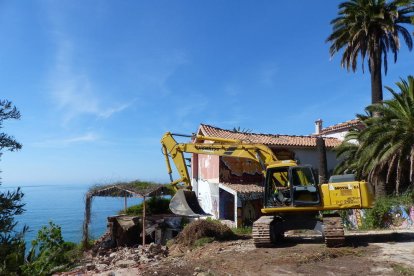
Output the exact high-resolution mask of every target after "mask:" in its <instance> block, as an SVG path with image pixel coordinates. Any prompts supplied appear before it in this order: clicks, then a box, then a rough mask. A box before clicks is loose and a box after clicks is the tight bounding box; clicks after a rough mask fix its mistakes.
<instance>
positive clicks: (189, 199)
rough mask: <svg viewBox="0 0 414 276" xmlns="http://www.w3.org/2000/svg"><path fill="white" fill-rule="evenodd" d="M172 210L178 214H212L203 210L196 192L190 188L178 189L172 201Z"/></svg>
mask: <svg viewBox="0 0 414 276" xmlns="http://www.w3.org/2000/svg"><path fill="white" fill-rule="evenodd" d="M170 210H171V212H173V213H174V214H176V215H181V216H188V217H199V216H211V215H210V214H207V213H206V212H204V211H203V209H202V208H201V206H200V204H199V203H198V199H197V196H196V194H195V193H194V192H193V191H189V190H183V189H181V190H178V191H177V192H176V193H175V195H174V196H173V198H172V199H171V201H170Z"/></svg>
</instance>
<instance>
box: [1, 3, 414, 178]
mask: <svg viewBox="0 0 414 276" xmlns="http://www.w3.org/2000/svg"><path fill="white" fill-rule="evenodd" d="M339 2H340V1H324V0H315V1H307V0H302V1H283V2H282V1H270V0H269V1H218V0H217V1H190V0H188V1H178V0H177V1H168V0H165V1H76V0H74V1H2V2H0V34H1V41H2V43H0V60H1V62H0V88H1V90H0V91H1V92H0V98H1V99H9V100H11V101H13V103H14V104H15V105H16V106H17V107H18V108H19V109H20V111H21V113H22V118H21V120H20V121H9V122H6V123H5V128H4V129H3V130H4V131H5V132H7V133H9V134H11V135H13V136H14V137H15V138H16V139H17V140H19V141H20V142H21V143H22V144H23V149H22V150H21V151H20V152H17V153H9V152H6V153H5V154H4V155H3V157H2V160H1V162H0V168H1V170H2V171H3V172H2V174H1V177H2V181H3V184H10V185H22V186H25V185H32V184H36V185H38V184H82V183H84V184H85V185H88V184H96V183H108V182H112V181H118V180H131V179H143V180H154V181H167V179H168V178H167V174H166V170H165V165H164V159H163V157H162V155H161V149H160V144H159V140H160V138H161V137H162V135H163V133H164V132H166V131H172V132H179V133H192V132H195V131H196V130H197V128H198V126H199V124H200V123H206V124H211V125H214V126H218V127H221V128H228V129H232V128H233V127H238V126H240V127H241V128H246V129H250V130H252V131H253V132H262V133H278V134H310V133H312V132H313V131H314V121H315V120H316V119H318V118H322V119H323V120H324V124H325V125H330V124H335V123H338V122H342V121H346V120H349V119H352V118H354V116H355V114H356V113H360V112H362V111H363V108H364V107H365V106H366V105H368V104H369V103H370V76H369V74H368V73H365V74H362V71H361V70H360V68H358V71H357V72H356V73H351V72H350V73H348V72H347V71H346V70H344V69H342V68H341V67H340V65H339V61H340V56H337V57H335V58H333V60H331V59H330V57H329V52H328V48H329V45H328V44H326V43H325V39H326V37H327V36H328V35H329V34H330V32H331V27H330V25H329V22H330V20H331V19H333V18H334V17H336V14H337V6H338V3H339ZM410 29H411V30H412V28H411V27H410ZM413 57H414V53H409V52H408V51H407V50H406V48H405V47H403V48H402V49H401V52H400V55H399V60H398V63H397V64H392V63H391V64H390V65H389V72H388V75H387V76H386V77H384V79H383V83H384V85H389V86H392V85H393V83H395V82H396V81H398V80H399V78H400V77H406V76H407V75H408V74H413V72H412V66H413Z"/></svg>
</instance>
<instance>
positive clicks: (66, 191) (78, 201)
mask: <svg viewBox="0 0 414 276" xmlns="http://www.w3.org/2000/svg"><path fill="white" fill-rule="evenodd" d="M91 186H92V185H85V184H75V185H58V184H56V185H27V186H23V185H22V186H18V185H6V184H4V183H2V184H1V185H0V191H1V192H4V191H7V190H11V191H13V190H16V189H17V187H20V188H21V190H22V192H23V193H24V197H23V200H22V202H23V203H24V204H25V206H24V209H25V210H26V211H25V212H24V213H23V214H22V215H19V216H16V217H15V221H17V222H18V225H17V229H21V228H22V227H23V226H24V225H26V226H28V227H29V231H28V232H27V233H26V235H25V241H26V244H27V245H28V246H30V242H31V241H32V240H33V239H35V238H36V236H37V232H38V231H39V230H40V229H41V227H42V226H47V225H49V222H50V221H52V222H53V223H55V224H57V225H59V226H60V227H61V228H62V236H63V238H64V240H65V241H70V242H75V243H79V242H80V241H81V239H82V225H83V220H84V213H85V195H86V192H87V191H88V189H89V188H90V187H91ZM141 202H142V199H140V198H128V206H131V205H135V204H139V203H141ZM123 209H124V198H111V197H94V198H93V200H92V209H91V223H90V226H89V234H90V237H91V238H92V239H96V238H99V237H100V236H101V235H102V234H103V233H104V232H105V230H106V225H107V217H108V216H113V215H116V214H118V212H119V211H120V210H123Z"/></svg>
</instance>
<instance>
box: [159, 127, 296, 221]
mask: <svg viewBox="0 0 414 276" xmlns="http://www.w3.org/2000/svg"><path fill="white" fill-rule="evenodd" d="M179 136H183V135H179ZM187 137H188V136H187ZM193 139H194V142H193V143H178V142H177V141H176V140H175V139H174V134H172V133H170V132H167V133H165V134H164V136H163V137H162V139H161V145H162V152H163V154H164V157H165V162H166V165H167V171H168V174H169V175H170V181H171V183H170V184H171V185H173V187H174V188H175V189H176V190H177V192H176V194H175V196H174V197H173V198H172V199H171V203H170V209H171V211H172V212H173V213H175V214H178V215H185V216H200V215H201V216H205V215H208V214H206V213H205V212H204V211H203V209H202V208H201V207H200V205H199V203H198V200H197V196H196V194H195V193H194V192H192V191H191V189H192V187H191V179H190V175H189V173H188V169H187V164H186V162H185V157H184V153H197V154H208V155H218V156H229V157H239V158H247V159H250V160H253V161H255V162H258V163H260V164H261V167H262V169H263V173H265V171H266V168H267V166H268V165H269V164H272V163H277V162H280V161H278V160H277V158H276V156H275V155H274V153H273V152H272V150H271V149H269V148H268V147H267V146H265V145H262V144H247V143H243V141H241V140H233V139H223V138H215V137H206V136H200V135H197V136H194V137H193ZM202 141H208V142H210V143H202ZM170 159H171V160H172V161H173V162H174V165H175V167H176V168H177V170H178V173H179V175H180V178H178V179H176V180H174V179H173V176H172V170H171V163H170ZM292 162H294V161H292ZM179 184H183V185H184V187H185V188H186V190H184V189H178V188H179V187H178V185H179Z"/></svg>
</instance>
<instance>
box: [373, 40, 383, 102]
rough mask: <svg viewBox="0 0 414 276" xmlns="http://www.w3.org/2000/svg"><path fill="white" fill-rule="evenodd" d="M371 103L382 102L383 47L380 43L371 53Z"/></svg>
mask: <svg viewBox="0 0 414 276" xmlns="http://www.w3.org/2000/svg"><path fill="white" fill-rule="evenodd" d="M371 55H372V56H371V59H370V61H371V68H370V69H371V103H372V104H375V103H380V102H382V76H381V65H382V64H381V48H380V46H379V44H377V47H375V52H374V53H372V54H371Z"/></svg>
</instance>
